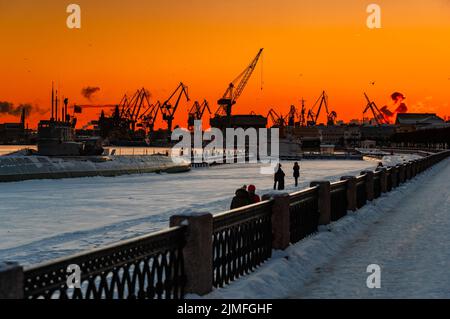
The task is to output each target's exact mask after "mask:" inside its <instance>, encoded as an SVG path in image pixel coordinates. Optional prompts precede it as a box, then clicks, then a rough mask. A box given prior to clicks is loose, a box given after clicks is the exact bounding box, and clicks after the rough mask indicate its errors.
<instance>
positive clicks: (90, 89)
mask: <svg viewBox="0 0 450 319" xmlns="http://www.w3.org/2000/svg"><path fill="white" fill-rule="evenodd" d="M98 91H100V88H99V87H98V86H86V87H84V88H83V89H82V90H81V95H83V96H84V97H85V98H86V99H88V100H89V101H90V100H91V99H92V97H93V95H94V94H95V93H97V92H98Z"/></svg>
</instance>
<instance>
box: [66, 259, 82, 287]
mask: <svg viewBox="0 0 450 319" xmlns="http://www.w3.org/2000/svg"><path fill="white" fill-rule="evenodd" d="M66 272H67V280H66V285H67V288H69V289H80V288H81V269H80V266H78V265H77V264H71V265H69V266H67V269H66Z"/></svg>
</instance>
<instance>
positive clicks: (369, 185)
mask: <svg viewBox="0 0 450 319" xmlns="http://www.w3.org/2000/svg"><path fill="white" fill-rule="evenodd" d="M364 174H365V175H366V196H367V201H369V202H371V201H373V199H374V197H375V196H374V189H373V174H374V173H373V172H372V171H362V172H361V175H364Z"/></svg>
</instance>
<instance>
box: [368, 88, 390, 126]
mask: <svg viewBox="0 0 450 319" xmlns="http://www.w3.org/2000/svg"><path fill="white" fill-rule="evenodd" d="M364 96H365V98H366V100H367V105H366V108H365V109H364V111H363V119H364V114H366V113H367V112H368V111H369V110H370V111H371V112H372V114H373V118H374V120H375V122H376V123H377V125H381V124H389V121H388V120H387V119H386V118H385V117H384V115H383V113H382V112H381V111H380V109H379V108H378V106H377V105H376V104H375V102H374V101H371V100H370V98H369V97H368V96H367V94H366V93H364ZM363 122H364V121H363Z"/></svg>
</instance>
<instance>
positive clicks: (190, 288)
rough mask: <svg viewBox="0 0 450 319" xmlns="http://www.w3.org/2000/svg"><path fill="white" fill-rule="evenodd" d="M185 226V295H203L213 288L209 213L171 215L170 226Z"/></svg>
mask: <svg viewBox="0 0 450 319" xmlns="http://www.w3.org/2000/svg"><path fill="white" fill-rule="evenodd" d="M183 225H186V226H187V230H186V245H185V246H184V248H183V260H184V272H185V274H186V287H185V292H186V293H192V294H197V295H200V296H202V295H205V294H207V293H209V292H210V291H211V290H212V287H213V256H212V236H213V217H212V215H211V214H210V213H194V214H192V213H190V214H185V215H183V214H181V215H173V216H171V217H170V226H171V227H174V226H183Z"/></svg>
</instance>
